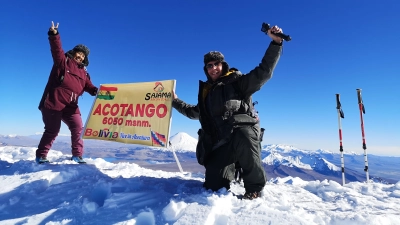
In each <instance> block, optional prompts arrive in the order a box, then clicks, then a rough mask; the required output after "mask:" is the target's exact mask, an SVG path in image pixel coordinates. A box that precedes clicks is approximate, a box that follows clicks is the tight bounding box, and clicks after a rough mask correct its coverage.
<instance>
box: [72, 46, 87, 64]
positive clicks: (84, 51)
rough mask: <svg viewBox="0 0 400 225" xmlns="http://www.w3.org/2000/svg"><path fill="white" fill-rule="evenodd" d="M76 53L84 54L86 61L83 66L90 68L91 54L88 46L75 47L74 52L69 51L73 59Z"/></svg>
mask: <svg viewBox="0 0 400 225" xmlns="http://www.w3.org/2000/svg"><path fill="white" fill-rule="evenodd" d="M76 52H82V53H83V54H85V59H84V60H83V62H82V65H84V66H88V65H89V58H88V56H89V53H90V50H89V48H88V47H87V46H86V45H82V44H79V45H77V46H75V47H74V48H73V49H72V50H70V51H68V52H67V54H69V55H71V57H72V55H74V54H75V53H76Z"/></svg>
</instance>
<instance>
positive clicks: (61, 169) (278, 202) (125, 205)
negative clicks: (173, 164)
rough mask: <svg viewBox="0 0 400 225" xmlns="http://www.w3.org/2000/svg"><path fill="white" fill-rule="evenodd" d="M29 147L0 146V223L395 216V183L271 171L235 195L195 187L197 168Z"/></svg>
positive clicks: (320, 220) (370, 220)
mask: <svg viewBox="0 0 400 225" xmlns="http://www.w3.org/2000/svg"><path fill="white" fill-rule="evenodd" d="M35 150H36V148H32V147H16V146H5V147H0V184H1V185H0V224H48V225H56V224H57V225H61V224H118V225H128V224H140V225H142V224H145V225H147V224H148V225H151V224H207V225H209V224H217V225H224V224H263V225H264V224H307V225H312V224H332V225H336V224H346V225H347V224H350V225H353V224H363V225H364V224H374V225H375V224H376V225H380V224H382V225H388V224H399V221H400V181H399V182H397V183H396V184H381V183H360V182H352V183H347V184H346V185H345V186H341V185H340V184H339V183H337V182H334V181H329V180H322V181H318V180H317V181H310V182H308V181H303V180H301V179H300V178H296V177H286V178H277V179H271V180H269V181H268V183H267V185H266V186H265V188H264V190H263V191H262V197H261V198H258V199H255V200H252V201H250V200H239V199H238V198H237V197H235V195H240V194H243V193H244V188H243V186H242V185H241V184H236V183H233V184H232V186H231V190H230V191H227V190H225V189H221V190H219V191H218V192H210V191H207V190H205V189H203V188H202V182H203V181H204V174H199V173H196V174H194V173H178V172H165V171H161V170H157V171H155V170H150V169H145V168H142V167H140V166H138V165H137V164H134V163H118V164H113V163H109V162H106V161H104V160H103V159H100V158H97V159H90V158H87V159H86V160H87V162H88V164H86V165H79V164H77V163H75V162H72V161H70V160H69V159H68V158H69V157H70V155H63V154H62V153H61V152H59V151H56V150H51V151H50V153H49V155H48V158H49V160H50V161H52V163H51V164H46V165H38V164H36V163H35V162H34V156H35Z"/></svg>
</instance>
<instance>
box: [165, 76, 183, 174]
mask: <svg viewBox="0 0 400 225" xmlns="http://www.w3.org/2000/svg"><path fill="white" fill-rule="evenodd" d="M175 86H176V80H174V81H173V85H172V90H174V92H175ZM173 97H174V96H172V99H173ZM171 124H172V101H171V113H170V119H169V130H168V136H167V138H168V140H167V143H166V144H167V147H170V149H171V150H172V154H174V158H175V161H176V164H177V165H178V168H179V171H180V172H181V173H183V170H182V166H181V163H180V162H179V159H178V157H177V156H176V154H175V149H174V147H173V146H172V144H171V142H170V141H169V137H170V134H171Z"/></svg>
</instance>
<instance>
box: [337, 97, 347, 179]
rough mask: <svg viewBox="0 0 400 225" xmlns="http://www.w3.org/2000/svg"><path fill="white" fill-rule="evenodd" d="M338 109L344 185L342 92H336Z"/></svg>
mask: <svg viewBox="0 0 400 225" xmlns="http://www.w3.org/2000/svg"><path fill="white" fill-rule="evenodd" d="M336 109H337V112H338V121H339V141H340V145H339V146H340V147H339V150H340V162H341V164H342V185H343V186H344V184H345V177H344V158H343V144H342V121H341V118H343V119H344V113H343V111H342V105H341V104H340V94H336Z"/></svg>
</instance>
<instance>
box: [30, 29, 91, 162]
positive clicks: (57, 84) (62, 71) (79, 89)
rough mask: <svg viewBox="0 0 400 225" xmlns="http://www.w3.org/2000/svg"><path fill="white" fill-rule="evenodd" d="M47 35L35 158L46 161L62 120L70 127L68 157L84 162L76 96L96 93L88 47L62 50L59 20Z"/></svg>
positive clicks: (81, 126) (80, 122) (81, 128)
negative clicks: (49, 60) (48, 59)
mask: <svg viewBox="0 0 400 225" xmlns="http://www.w3.org/2000/svg"><path fill="white" fill-rule="evenodd" d="M48 35H49V37H48V38H49V42H50V49H51V54H52V57H53V67H52V69H51V72H50V76H49V79H48V82H47V84H46V88H45V90H44V93H43V96H42V99H41V100H40V103H39V107H38V108H39V110H40V111H41V112H42V119H43V123H44V129H45V131H44V133H43V136H42V138H41V140H40V142H39V145H38V149H37V150H36V162H37V163H39V164H41V163H47V162H49V161H48V160H47V153H48V152H49V150H50V148H51V146H52V144H53V142H54V140H55V139H56V137H57V136H58V133H59V131H60V128H61V121H63V122H64V123H65V124H66V125H67V126H68V128H69V130H70V131H71V148H72V149H71V152H72V158H71V160H74V161H76V162H78V163H85V161H84V160H83V158H82V155H83V141H82V139H81V133H82V130H83V124H82V117H81V113H80V111H79V107H78V98H79V96H81V95H82V94H83V93H84V92H87V93H89V94H90V95H92V96H95V95H96V94H97V90H98V88H97V87H96V86H94V85H93V84H92V82H91V81H90V76H89V73H88V72H87V70H86V67H87V66H88V65H89V59H88V55H89V48H87V47H86V46H85V45H82V44H79V45H77V46H75V47H74V48H73V49H72V50H69V51H68V52H66V53H64V51H63V49H62V45H61V39H60V34H59V32H58V23H57V25H56V26H55V25H54V23H53V22H51V27H50V29H49V31H48Z"/></svg>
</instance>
